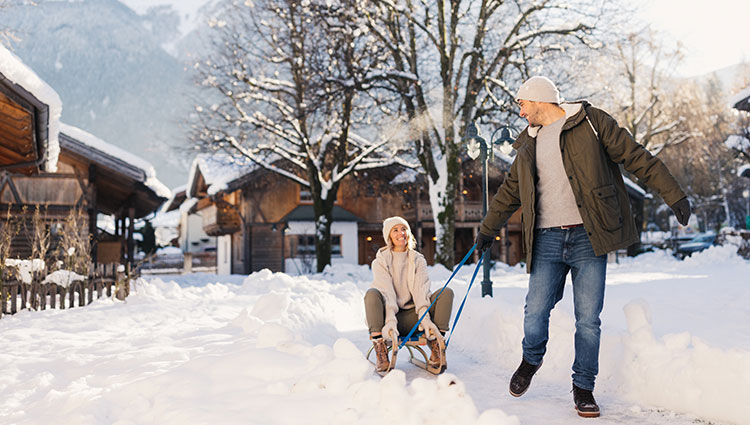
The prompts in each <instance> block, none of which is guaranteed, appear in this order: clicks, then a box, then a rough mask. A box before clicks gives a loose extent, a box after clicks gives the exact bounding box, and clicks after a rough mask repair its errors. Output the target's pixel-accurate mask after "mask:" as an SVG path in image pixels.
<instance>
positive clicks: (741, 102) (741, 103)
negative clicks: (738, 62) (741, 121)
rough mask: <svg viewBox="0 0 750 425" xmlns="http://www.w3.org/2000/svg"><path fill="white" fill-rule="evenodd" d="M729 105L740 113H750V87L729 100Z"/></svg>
mask: <svg viewBox="0 0 750 425" xmlns="http://www.w3.org/2000/svg"><path fill="white" fill-rule="evenodd" d="M729 105H730V106H731V107H732V108H735V109H739V110H740V111H748V112H750V86H747V87H745V88H744V89H743V90H740V92H739V93H737V94H735V95H734V96H732V98H731V99H729Z"/></svg>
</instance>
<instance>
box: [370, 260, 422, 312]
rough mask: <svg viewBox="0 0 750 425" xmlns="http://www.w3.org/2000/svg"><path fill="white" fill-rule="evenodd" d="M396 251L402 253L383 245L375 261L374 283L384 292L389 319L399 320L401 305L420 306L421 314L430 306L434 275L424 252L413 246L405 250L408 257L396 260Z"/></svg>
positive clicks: (373, 265) (417, 308) (417, 309)
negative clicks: (429, 271) (402, 260)
mask: <svg viewBox="0 0 750 425" xmlns="http://www.w3.org/2000/svg"><path fill="white" fill-rule="evenodd" d="M394 254H395V255H396V256H397V255H399V253H394V252H393V251H391V250H390V249H388V247H383V248H380V250H379V251H378V253H377V255H375V260H373V262H372V275H373V281H372V285H371V287H373V288H375V289H377V290H379V291H380V293H381V294H383V298H384V299H385V322H386V323H388V322H389V321H394V322H395V321H396V313H398V310H399V309H408V308H411V307H416V311H417V313H418V314H421V313H423V312H424V310H425V309H427V307H429V306H430V278H429V276H428V274H427V261H426V260H425V259H424V256H423V255H422V254H420V253H419V252H417V251H415V250H413V249H409V250H407V251H406V253H405V254H406V255H405V257H406V259H405V260H406V261H404V262H403V263H402V262H401V261H398V260H394ZM396 267H398V270H397V269H396ZM404 268H405V270H404Z"/></svg>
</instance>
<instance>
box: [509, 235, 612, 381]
mask: <svg viewBox="0 0 750 425" xmlns="http://www.w3.org/2000/svg"><path fill="white" fill-rule="evenodd" d="M568 271H570V272H571V274H572V278H573V307H574V311H575V318H576V332H575V361H574V362H573V383H574V384H575V385H576V386H577V387H579V388H583V389H585V390H591V391H593V389H594V380H595V379H596V374H597V373H598V372H599V338H600V335H601V329H600V325H601V320H600V319H599V314H600V313H601V311H602V307H603V306H604V280H605V277H606V274H607V256H606V255H600V256H597V255H595V254H594V249H593V248H592V247H591V242H590V241H589V238H588V235H587V234H586V230H585V229H584V228H583V226H581V227H575V228H572V229H564V230H563V229H556V228H552V229H537V230H536V231H535V232H534V252H533V256H532V260H531V276H530V278H529V292H528V293H527V294H526V306H525V307H524V319H523V331H524V336H523V342H522V346H523V357H524V359H525V360H526V361H527V362H529V363H531V364H534V365H538V364H539V363H541V362H542V357H544V353H545V351H546V347H547V340H548V339H549V316H550V311H552V308H554V306H555V304H557V302H558V301H560V300H561V299H562V297H563V289H564V288H565V277H566V276H567V274H568Z"/></svg>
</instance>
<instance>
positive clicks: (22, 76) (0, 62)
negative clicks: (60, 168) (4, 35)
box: [0, 44, 62, 172]
mask: <svg viewBox="0 0 750 425" xmlns="http://www.w3.org/2000/svg"><path fill="white" fill-rule="evenodd" d="M0 84H2V85H6V86H8V87H9V88H10V89H11V90H13V91H14V92H17V94H18V95H19V96H21V97H23V98H24V100H26V101H28V102H29V103H31V104H32V106H33V107H34V108H35V109H36V115H37V117H36V119H37V121H36V123H37V127H38V128H37V134H38V136H40V137H39V138H40V139H41V142H42V143H44V144H45V145H44V149H45V152H44V154H45V155H46V159H45V161H44V169H45V170H46V171H48V172H54V171H57V157H58V155H59V154H60V145H59V142H58V132H59V127H58V124H59V121H60V114H61V113H62V101H61V100H60V96H59V95H58V94H57V92H56V91H55V90H53V89H52V87H50V86H49V85H48V84H47V83H45V82H44V81H43V80H42V79H41V78H39V76H38V75H36V73H35V72H34V71H32V70H31V68H29V67H28V66H26V64H24V63H23V61H21V59H19V58H18V56H16V55H15V54H13V53H12V52H11V51H9V50H8V49H6V48H5V47H4V46H3V45H1V44H0Z"/></svg>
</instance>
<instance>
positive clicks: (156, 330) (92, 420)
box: [0, 247, 750, 425]
mask: <svg viewBox="0 0 750 425" xmlns="http://www.w3.org/2000/svg"><path fill="white" fill-rule="evenodd" d="M473 271H474V267H473V266H471V265H468V266H466V267H465V268H463V269H462V270H461V271H460V272H459V273H458V274H457V275H456V277H455V278H454V280H453V282H452V283H451V287H452V288H453V289H454V291H455V293H456V301H455V303H454V314H455V311H456V310H457V309H458V305H459V303H460V300H461V299H462V298H463V295H464V293H465V291H466V288H467V286H468V281H469V280H470V278H471V273H472V272H473ZM429 272H430V277H431V279H432V280H433V290H435V289H438V288H439V287H441V286H442V284H443V283H444V282H445V281H446V279H447V278H448V276H449V275H450V272H449V271H448V270H446V269H445V268H443V267H431V268H430V270H429ZM748 274H750V262H748V261H745V260H742V259H740V258H738V257H737V256H736V255H733V254H732V252H731V250H727V249H725V248H722V247H714V248H711V249H709V250H707V251H705V252H702V253H697V254H694V255H693V257H691V258H690V259H689V260H687V261H684V262H681V261H678V260H676V259H675V258H674V257H672V256H671V255H669V254H668V253H664V252H654V253H649V254H645V255H642V256H639V257H637V258H632V259H630V258H629V259H623V260H622V261H621V262H620V264H612V265H611V267H610V272H609V275H608V287H607V296H606V297H607V298H606V302H605V310H604V312H603V316H602V321H603V333H602V335H603V337H602V348H601V355H600V374H599V377H598V379H597V388H596V396H597V400H598V401H599V402H600V404H601V405H602V412H603V416H602V418H601V419H600V421H604V423H607V424H615V423H639V424H646V425H656V424H660V425H687V424H692V423H694V422H696V421H704V422H707V421H711V422H712V423H715V424H717V425H719V424H724V425H729V424H744V423H746V419H747V418H748V417H750V411H748V409H750V407H748V406H747V403H746V402H745V400H747V399H750V388H749V387H748V386H747V382H750V335H748V333H747V332H746V329H745V328H746V319H747V315H748V312H749V310H748V305H750V288H749V287H748V286H747V283H746V276H747V275H748ZM371 279H372V274H371V272H370V271H369V269H368V268H367V267H366V266H354V265H337V266H336V267H331V268H327V269H326V270H325V271H324V272H323V273H320V274H314V275H305V276H295V277H293V276H288V275H286V274H283V273H271V272H269V271H268V270H264V271H261V272H258V273H254V274H252V275H250V276H217V275H209V274H206V275H200V274H190V275H185V276H173V277H161V278H152V279H149V280H148V281H146V280H139V281H138V282H136V283H135V284H134V285H133V288H132V289H131V293H130V296H129V297H128V299H127V301H126V302H124V303H123V302H117V301H114V300H112V299H111V298H103V299H100V300H98V301H96V302H94V303H93V304H91V305H89V306H87V307H85V308H79V309H73V310H47V311H42V312H28V311H23V312H21V313H19V314H16V315H14V316H6V317H3V319H2V320H0V344H2V345H3V346H4V347H7V348H6V349H5V350H4V351H3V354H2V358H3V360H4V362H3V363H4V364H5V365H6V367H4V368H0V391H2V393H3V394H5V395H6V396H5V397H3V398H2V399H0V416H1V417H3V419H4V420H5V421H6V422H8V423H19V424H20V423H49V422H52V421H55V422H60V421H62V422H63V423H67V422H75V423H80V424H84V425H85V424H102V425H103V424H111V423H119V424H134V423H159V424H166V425H170V424H180V425H182V424H185V423H221V424H246V423H262V424H298V423H312V424H329V423H332V424H352V423H357V424H359V423H363V424H383V423H391V422H398V423H436V424H441V423H446V424H449V423H450V424H454V423H458V424H475V423H476V424H499V425H511V424H514V425H515V424H521V423H523V424H548V423H553V422H554V423H555V424H557V425H573V424H578V423H579V422H580V418H578V416H577V415H576V414H575V411H574V410H573V408H572V396H571V395H570V374H571V370H570V368H571V364H572V361H573V355H574V349H573V334H574V321H575V320H574V317H573V312H572V300H571V293H572V291H571V288H570V287H569V285H568V286H567V287H566V288H565V295H564V297H563V299H562V301H561V302H560V303H559V304H558V305H557V306H556V308H555V309H554V310H553V311H552V316H551V320H550V341H549V345H548V352H547V355H546V356H545V360H544V366H543V367H542V368H541V369H540V371H539V373H538V374H537V376H536V377H535V378H534V382H533V384H532V387H531V388H530V390H529V392H528V393H526V394H525V395H524V396H523V397H521V398H513V397H511V396H510V395H509V394H508V393H507V385H508V380H509V379H510V376H511V374H512V373H513V371H514V370H515V368H516V367H517V366H518V363H519V361H520V359H521V348H520V341H521V338H522V329H523V328H522V318H523V300H524V297H525V292H526V285H527V282H528V276H527V275H526V274H525V271H524V270H523V268H521V267H518V266H517V267H508V266H504V265H497V266H496V267H495V268H494V269H493V272H492V280H493V282H494V285H493V290H494V297H493V298H489V297H485V298H481V294H480V292H481V291H480V290H479V288H478V286H479V282H475V287H473V289H472V291H471V293H470V294H469V299H468V301H467V304H466V308H465V309H464V311H463V313H462V316H461V320H460V322H459V323H458V324H457V327H456V328H455V330H456V333H455V334H453V337H452V339H451V342H450V346H449V352H448V367H449V369H448V372H447V373H446V374H443V375H441V376H439V377H434V376H432V375H430V374H428V373H427V372H424V371H422V370H421V369H418V368H416V367H415V366H413V365H411V364H409V363H408V361H407V358H408V355H407V353H406V351H404V352H403V353H402V355H400V356H399V362H398V365H397V369H396V370H395V371H393V372H391V373H390V374H389V375H388V376H387V377H385V378H384V379H381V378H379V377H377V376H376V375H375V374H374V373H373V366H372V365H371V364H370V363H369V362H368V361H367V360H366V358H365V353H366V351H367V349H368V348H369V345H370V343H369V341H368V339H367V330H366V326H365V321H364V306H363V302H362V299H363V296H364V292H365V290H366V289H367V288H368V286H369V282H370V281H371ZM92 324H95V325H92ZM39 341H44V344H39ZM74 418H75V419H74Z"/></svg>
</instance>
